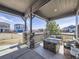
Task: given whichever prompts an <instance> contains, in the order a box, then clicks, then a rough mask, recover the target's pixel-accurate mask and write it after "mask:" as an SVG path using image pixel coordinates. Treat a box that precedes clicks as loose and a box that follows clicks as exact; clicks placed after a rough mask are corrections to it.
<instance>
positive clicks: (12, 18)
mask: <svg viewBox="0 0 79 59" xmlns="http://www.w3.org/2000/svg"><path fill="white" fill-rule="evenodd" d="M75 18H76V17H75V16H71V17H66V18H61V19H57V20H55V21H56V23H57V24H59V26H60V28H63V27H67V26H69V25H75ZM0 22H6V23H9V24H10V25H11V29H12V30H13V29H14V24H24V21H23V19H22V18H21V17H20V16H16V15H9V14H6V13H2V12H0ZM29 22H30V20H29V18H28V19H27V28H28V30H29V26H30V23H29ZM32 22H33V29H35V30H37V29H45V28H46V22H45V20H44V19H40V18H37V17H34V18H33V21H32Z"/></svg>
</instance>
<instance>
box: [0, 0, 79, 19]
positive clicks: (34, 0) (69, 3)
mask: <svg viewBox="0 0 79 59" xmlns="http://www.w3.org/2000/svg"><path fill="white" fill-rule="evenodd" d="M31 7H32V13H33V14H34V15H38V16H40V17H42V18H45V19H50V20H52V19H58V18H62V17H67V16H71V15H75V14H76V11H77V10H78V8H79V0H0V10H3V11H7V12H10V13H13V14H17V15H21V16H24V15H27V14H29V10H30V9H31Z"/></svg>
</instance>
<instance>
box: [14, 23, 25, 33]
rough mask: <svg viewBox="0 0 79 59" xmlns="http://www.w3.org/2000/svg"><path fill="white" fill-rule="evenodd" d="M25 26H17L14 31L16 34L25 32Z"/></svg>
mask: <svg viewBox="0 0 79 59" xmlns="http://www.w3.org/2000/svg"><path fill="white" fill-rule="evenodd" d="M24 28H25V26H24V25H23V24H15V25H14V31H15V32H24Z"/></svg>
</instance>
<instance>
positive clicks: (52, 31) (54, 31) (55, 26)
mask: <svg viewBox="0 0 79 59" xmlns="http://www.w3.org/2000/svg"><path fill="white" fill-rule="evenodd" d="M48 30H49V31H50V34H51V35H52V34H60V28H59V25H58V24H56V22H55V21H50V22H49V23H48Z"/></svg>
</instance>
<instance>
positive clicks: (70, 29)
mask: <svg viewBox="0 0 79 59" xmlns="http://www.w3.org/2000/svg"><path fill="white" fill-rule="evenodd" d="M75 29H76V27H75V26H74V25H70V26H68V27H64V28H63V29H62V30H63V32H70V33H73V32H75Z"/></svg>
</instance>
